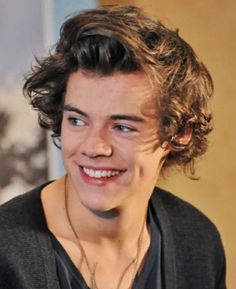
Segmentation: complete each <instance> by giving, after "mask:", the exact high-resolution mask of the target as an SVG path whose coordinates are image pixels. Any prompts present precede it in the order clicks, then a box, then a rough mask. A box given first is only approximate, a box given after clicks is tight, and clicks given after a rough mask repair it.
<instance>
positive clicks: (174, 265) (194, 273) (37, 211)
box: [0, 186, 226, 289]
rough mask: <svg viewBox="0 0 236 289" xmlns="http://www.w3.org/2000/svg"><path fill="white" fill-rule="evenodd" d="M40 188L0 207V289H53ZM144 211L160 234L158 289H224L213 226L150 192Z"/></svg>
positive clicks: (194, 212) (159, 192)
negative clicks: (160, 281) (151, 213)
mask: <svg viewBox="0 0 236 289" xmlns="http://www.w3.org/2000/svg"><path fill="white" fill-rule="evenodd" d="M42 187H43V186H42ZM42 187H39V188H37V189H34V190H32V191H31V192H29V193H26V194H24V195H22V196H19V197H16V198H14V199H13V200H11V201H9V202H7V203H6V204H4V205H2V206H1V207H0V289H49V288H50V289H59V283H58V279H57V274H56V264H55V257H54V252H53V248H52V244H51V239H50V236H49V232H48V229H47V225H46V221H45V217H44V213H43V208H42V204H41V200H40V192H41V189H42ZM150 209H151V210H154V212H155V214H156V216H157V218H158V222H159V224H160V230H161V234H162V244H163V245H162V246H163V247H162V272H163V283H164V284H163V285H164V288H163V289H225V288H226V285H225V258H224V251H223V247H222V244H221V240H220V236H219V234H218V232H217V230H216V228H215V226H214V225H213V224H212V223H211V222H210V221H209V220H208V219H207V218H206V217H205V216H204V215H203V214H202V213H200V212H199V211H198V210H197V209H195V208H194V207H193V206H191V205H189V204H188V203H186V202H184V201H182V200H180V199H179V198H177V197H175V196H173V195H172V194H170V193H168V192H165V191H163V190H161V189H155V191H154V193H153V195H152V198H151V201H150ZM150 289H152V288H151V285H150Z"/></svg>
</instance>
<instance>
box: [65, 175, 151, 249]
mask: <svg viewBox="0 0 236 289" xmlns="http://www.w3.org/2000/svg"><path fill="white" fill-rule="evenodd" d="M65 206H66V209H67V213H68V215H69V218H70V221H71V223H72V224H73V228H74V230H75V231H76V233H77V234H78V235H79V237H80V239H82V240H86V241H88V242H91V243H96V244H100V245H101V246H102V245H103V244H104V245H105V246H106V247H107V246H108V245H109V243H110V244H112V245H113V246H114V245H118V246H119V247H125V246H126V244H129V245H131V244H133V243H134V242H136V241H137V238H138V236H139V234H140V232H141V231H143V235H144V236H149V233H148V228H147V224H146V213H147V204H146V205H144V204H143V203H142V206H140V207H139V208H138V205H137V203H135V204H132V203H131V204H129V207H122V208H115V209H112V210H110V211H106V212H102V211H96V210H90V209H88V208H86V207H85V206H83V205H82V204H81V202H80V201H79V199H78V196H77V194H76V192H75V191H74V190H73V188H72V186H71V185H70V183H69V182H68V180H67V177H66V178H65Z"/></svg>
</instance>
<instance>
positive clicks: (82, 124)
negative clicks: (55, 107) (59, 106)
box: [68, 117, 85, 126]
mask: <svg viewBox="0 0 236 289" xmlns="http://www.w3.org/2000/svg"><path fill="white" fill-rule="evenodd" d="M68 121H69V123H70V124H72V125H73V126H84V125H85V122H84V121H83V120H82V119H80V118H77V117H68ZM77 122H80V123H81V124H77Z"/></svg>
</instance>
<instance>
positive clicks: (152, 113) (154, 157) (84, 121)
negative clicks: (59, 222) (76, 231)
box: [61, 70, 167, 211]
mask: <svg viewBox="0 0 236 289" xmlns="http://www.w3.org/2000/svg"><path fill="white" fill-rule="evenodd" d="M61 145H62V153H63V158H64V163H65V167H66V170H67V172H68V176H69V180H70V183H71V184H72V187H73V189H74V190H75V192H76V194H77V195H78V197H79V200H80V202H81V203H82V204H83V205H84V206H85V207H87V208H89V209H90V210H99V211H107V210H111V209H113V208H119V207H122V206H125V205H126V204H129V202H132V203H133V204H136V206H137V207H138V206H139V205H140V206H141V205H144V204H147V202H148V199H149V198H150V195H151V193H152V190H153V188H154V186H155V183H156V181H157V177H158V174H159V171H160V168H161V166H162V164H163V159H164V157H165V155H166V154H167V152H166V151H165V150H164V149H163V148H161V146H160V145H161V144H160V143H159V142H158V110H157V108H156V105H155V101H154V99H153V97H152V90H151V87H150V84H149V81H148V79H147V77H146V76H145V74H144V73H141V72H140V73H129V74H123V73H115V74H113V75H110V76H104V77H102V76H99V75H96V74H92V73H85V72H82V71H79V70H78V71H77V72H74V73H72V74H71V75H70V77H69V79H68V83H67V90H66V94H65V104H64V112H63V120H62V128H61Z"/></svg>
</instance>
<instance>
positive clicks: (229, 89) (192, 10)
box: [0, 0, 236, 289]
mask: <svg viewBox="0 0 236 289" xmlns="http://www.w3.org/2000/svg"><path fill="white" fill-rule="evenodd" d="M111 4H133V5H137V6H140V7H142V8H144V9H145V10H146V11H147V12H148V13H149V14H151V15H152V16H153V17H155V18H158V19H160V20H161V21H162V22H163V23H164V24H166V25H167V26H168V27H171V28H178V29H179V31H180V35H181V36H182V37H183V38H184V39H185V40H186V41H187V42H189V43H190V44H191V45H192V46H193V48H194V49H195V51H196V53H197V54H198V56H199V57H200V58H201V59H202V60H203V62H204V63H205V64H206V65H207V67H208V69H209V70H210V72H211V75H212V77H213V80H214V83H215V96H214V100H213V102H212V109H213V113H214V124H215V130H214V131H213V133H212V134H211V136H210V146H209V152H208V153H207V154H206V155H205V156H204V157H203V158H202V160H201V161H200V162H199V164H198V165H197V175H198V176H199V177H200V180H199V181H192V180H189V179H188V178H187V177H185V176H183V175H180V174H178V173H174V172H173V173H170V174H169V175H167V176H166V177H165V178H162V179H161V180H160V182H159V184H158V185H159V186H161V187H164V188H166V189H168V190H170V191H171V192H173V193H175V194H176V195H178V196H180V197H182V198H183V199H185V200H187V201H189V202H190V203H192V204H194V205H195V206H196V207H198V208H199V209H200V210H201V211H203V212H204V213H205V214H206V215H207V216H208V217H209V218H210V219H211V220H212V221H213V222H214V223H215V224H216V226H217V227H218V229H219V231H220V233H221V236H222V241H223V243H224V246H225V250H226V257H227V282H228V288H229V289H234V288H236V274H235V268H236V245H235V243H236V225H235V221H236V213H235V211H236V202H235V201H236V196H235V179H236V156H235V155H236V129H235V127H234V125H236V96H235V93H236V79H235V68H236V57H235V51H236V32H235V31H236V30H235V27H236V17H235V11H236V2H235V1H234V0H224V1H222V0H221V1H220V0H214V1H213V0H208V1H194V0H182V1H177V0H170V1H165V0H158V1H157V0H152V1H151V0H140V1H124V0H123V1H122V0H120V1H110V0H109V1H105V0H100V1H98V0H97V1H96V0H84V1H83V0H77V1H75V0H73V1H72V0H21V1H18V0H8V1H6V0H0V164H1V167H0V203H3V202H5V201H7V200H8V199H10V198H12V197H14V196H15V195H18V194H21V193H24V192H25V191H26V190H28V189H30V188H32V187H34V186H36V185H38V184H40V183H42V182H45V181H47V180H48V179H54V178H56V177H58V176H60V175H62V174H63V173H64V169H63V165H62V161H61V158H60V151H59V150H57V149H56V148H54V146H53V145H52V144H51V141H50V133H47V132H45V131H42V130H41V129H40V128H39V127H38V125H37V114H36V112H33V111H32V110H31V109H30V107H29V106H28V105H27V101H26V100H25V99H24V97H23V96H22V85H23V76H24V75H25V74H26V73H27V71H28V70H29V68H30V66H31V65H33V64H35V61H34V56H39V57H40V56H43V55H46V54H47V51H48V50H49V49H50V48H51V47H52V45H53V44H54V43H55V41H56V40H57V38H58V33H59V27H60V25H61V24H62V22H63V21H64V20H65V18H66V16H68V15H69V14H70V13H72V12H74V11H77V10H83V9H88V8H94V7H97V6H99V5H111ZM199 289H200V288H199Z"/></svg>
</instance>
